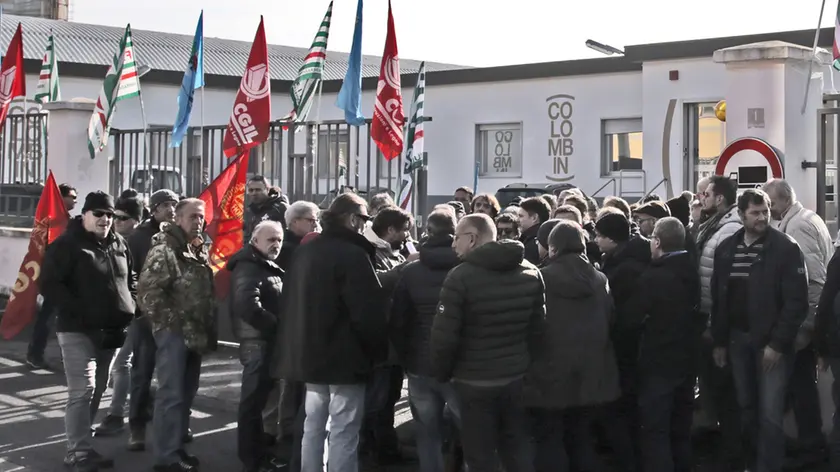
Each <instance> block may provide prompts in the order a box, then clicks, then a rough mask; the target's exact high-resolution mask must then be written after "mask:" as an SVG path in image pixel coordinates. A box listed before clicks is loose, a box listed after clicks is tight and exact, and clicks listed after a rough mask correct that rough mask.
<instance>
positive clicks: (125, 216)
mask: <svg viewBox="0 0 840 472" xmlns="http://www.w3.org/2000/svg"><path fill="white" fill-rule="evenodd" d="M114 219H116V220H117V221H128V220H130V219H131V217H130V216H128V215H117V214H115V215H114Z"/></svg>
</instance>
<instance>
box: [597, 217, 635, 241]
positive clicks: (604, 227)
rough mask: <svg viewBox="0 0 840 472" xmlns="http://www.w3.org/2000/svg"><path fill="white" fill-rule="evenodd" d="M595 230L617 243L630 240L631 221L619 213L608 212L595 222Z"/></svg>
mask: <svg viewBox="0 0 840 472" xmlns="http://www.w3.org/2000/svg"><path fill="white" fill-rule="evenodd" d="M595 231H597V232H598V234H600V235H601V236H603V237H605V238H610V239H612V240H613V241H615V242H617V243H623V242H626V241H629V240H630V222H629V221H627V217H626V216H624V215H619V214H618V213H606V214H604V215H603V216H601V217H600V218H598V221H596V222H595Z"/></svg>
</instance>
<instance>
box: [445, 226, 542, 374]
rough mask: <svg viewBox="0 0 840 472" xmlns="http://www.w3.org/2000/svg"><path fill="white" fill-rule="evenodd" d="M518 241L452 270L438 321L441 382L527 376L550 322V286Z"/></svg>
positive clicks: (482, 250) (490, 248) (488, 249)
mask: <svg viewBox="0 0 840 472" xmlns="http://www.w3.org/2000/svg"><path fill="white" fill-rule="evenodd" d="M523 252H524V247H523V245H522V243H520V242H518V241H510V240H504V241H496V242H490V243H486V244H484V245H482V246H479V247H477V248H475V249H473V250H472V251H471V252H469V253H468V254H467V255H466V256H465V257H464V258H463V263H461V264H460V265H459V266H458V267H456V268H454V269H452V271H451V272H449V275H448V276H447V277H446V280H444V282H443V287H442V288H441V291H440V303H439V304H438V307H437V314H436V315H435V319H434V323H433V324H432V337H431V349H430V352H431V357H432V365H433V368H434V369H435V372H436V374H437V375H436V377H437V378H438V380H442V381H444V380H449V379H455V380H457V381H461V382H464V383H469V384H473V385H484V386H488V385H489V386H493V385H504V384H506V383H509V382H512V381H514V380H517V379H519V378H521V377H522V376H524V375H525V373H526V372H527V371H528V368H529V366H530V364H531V358H532V349H534V348H535V347H536V346H537V345H538V343H539V342H540V338H541V336H542V330H543V323H544V322H545V290H544V289H545V286H544V285H543V280H542V276H541V275H540V272H539V270H538V269H537V268H536V267H535V266H534V265H533V264H531V263H529V262H526V261H524V260H523Z"/></svg>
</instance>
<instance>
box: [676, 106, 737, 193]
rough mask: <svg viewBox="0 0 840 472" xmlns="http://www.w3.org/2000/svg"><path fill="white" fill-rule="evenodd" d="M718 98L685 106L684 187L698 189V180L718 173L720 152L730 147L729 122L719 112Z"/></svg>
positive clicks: (692, 189)
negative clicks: (727, 132) (727, 140)
mask: <svg viewBox="0 0 840 472" xmlns="http://www.w3.org/2000/svg"><path fill="white" fill-rule="evenodd" d="M716 103H717V102H705V103H689V104H687V105H686V106H685V115H684V116H685V130H684V134H685V137H684V142H685V146H684V148H683V161H684V162H683V164H684V169H686V170H685V172H684V173H683V187H684V188H686V189H688V190H691V191H696V190H697V181H699V180H700V179H702V178H704V177H709V176H710V175H712V174H714V172H715V166H716V165H717V160H718V157H720V152H721V151H722V150H723V148H724V147H726V123H725V122H723V121H720V120H718V119H717V117H716V116H715V104H716Z"/></svg>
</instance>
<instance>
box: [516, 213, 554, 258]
mask: <svg viewBox="0 0 840 472" xmlns="http://www.w3.org/2000/svg"><path fill="white" fill-rule="evenodd" d="M549 218H551V207H550V206H549V205H548V202H546V201H545V200H544V199H542V198H540V197H531V198H526V199H525V200H522V203H520V204H519V227H520V228H522V235H521V236H520V237H519V241H521V242H522V244H523V245H524V246H525V260H526V261H528V262H530V263H531V264H534V265H537V264H539V263H540V250H539V244H538V243H537V232H538V231H539V230H540V225H541V224H543V223H544V222H546V221H548V219H549Z"/></svg>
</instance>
